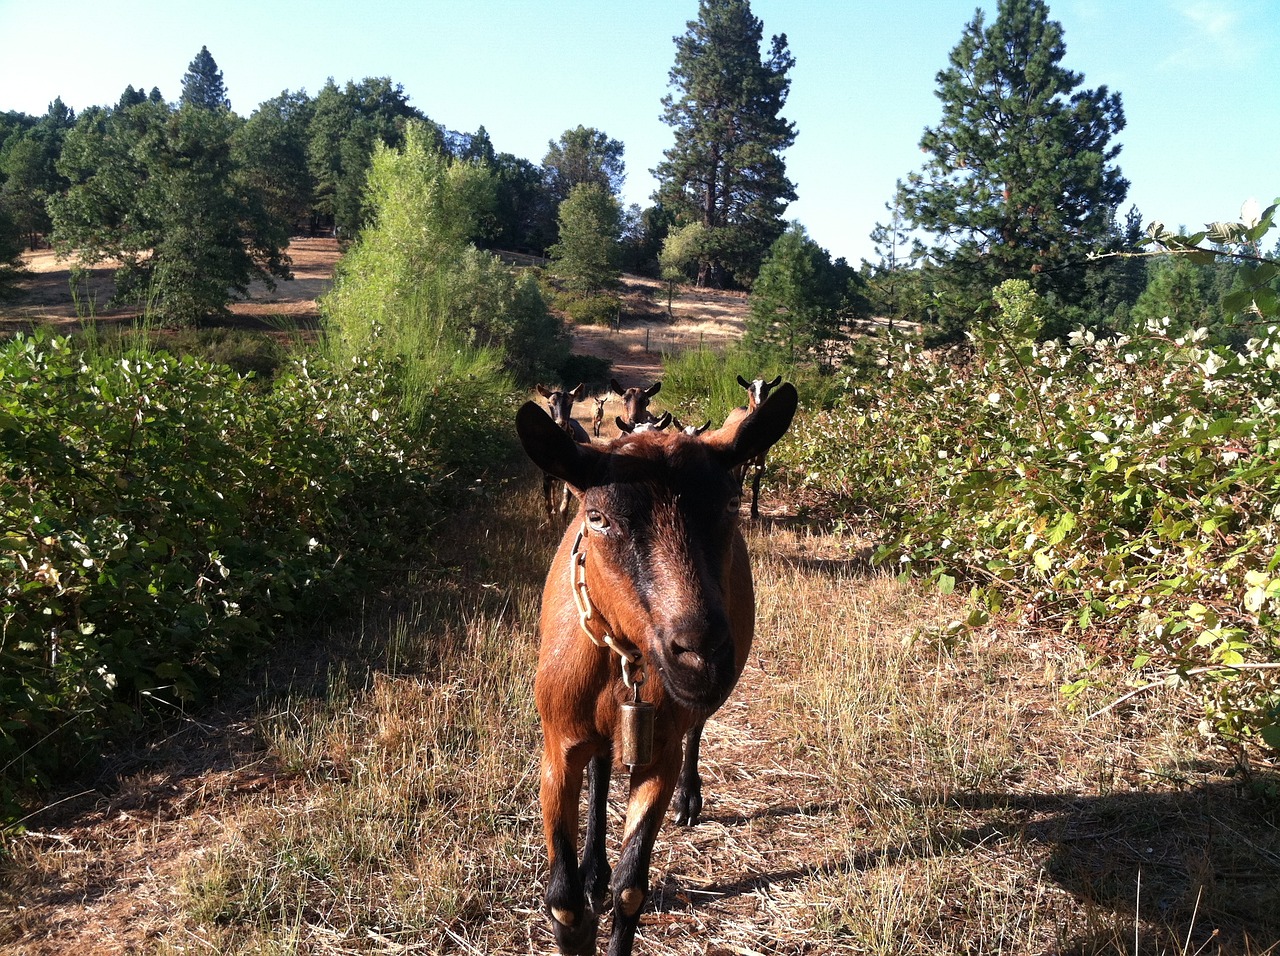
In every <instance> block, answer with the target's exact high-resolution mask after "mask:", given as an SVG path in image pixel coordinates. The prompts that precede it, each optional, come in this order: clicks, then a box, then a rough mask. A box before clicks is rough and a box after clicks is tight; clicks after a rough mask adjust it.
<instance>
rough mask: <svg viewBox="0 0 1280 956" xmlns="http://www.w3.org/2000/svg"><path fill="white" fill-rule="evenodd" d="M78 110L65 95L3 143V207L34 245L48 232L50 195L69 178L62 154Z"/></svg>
mask: <svg viewBox="0 0 1280 956" xmlns="http://www.w3.org/2000/svg"><path fill="white" fill-rule="evenodd" d="M74 124H75V114H74V113H73V112H72V111H71V110H70V109H68V108H67V106H66V104H64V103H63V102H62V99H61V97H59V98H57V99H55V100H54V101H53V102H52V103H50V104H49V109H48V112H46V113H45V115H44V116H42V117H41V118H40V119H39V120H38V121H36V123H35V125H34V126H32V127H30V128H29V129H27V130H25V131H23V132H21V133H17V134H15V135H13V136H11V137H9V138H8V139H7V140H6V141H5V142H4V143H3V145H0V209H4V211H5V214H6V216H7V218H8V221H9V222H10V224H11V225H12V226H13V227H14V228H16V229H17V230H18V232H19V234H20V235H21V236H22V237H23V238H24V239H25V240H26V244H27V245H28V246H30V247H31V248H32V249H34V248H35V247H36V242H37V240H38V238H39V237H40V236H41V235H43V234H46V233H48V231H49V229H50V227H51V225H52V224H51V222H50V220H49V213H48V209H47V208H46V204H47V203H48V200H49V197H50V196H55V195H57V194H59V193H61V192H63V191H64V190H65V189H66V187H67V180H66V179H65V178H64V177H62V176H60V175H59V174H58V169H57V163H58V157H59V156H60V155H61V154H62V143H63V140H64V139H65V138H66V135H67V130H69V129H71V127H72V126H73V125H74Z"/></svg>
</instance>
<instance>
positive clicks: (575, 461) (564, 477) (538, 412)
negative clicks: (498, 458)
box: [516, 402, 601, 491]
mask: <svg viewBox="0 0 1280 956" xmlns="http://www.w3.org/2000/svg"><path fill="white" fill-rule="evenodd" d="M516 434H517V435H519V436H520V444H521V445H523V446H524V451H525V454H526V455H528V456H529V457H530V458H531V459H533V463H534V464H535V465H537V466H538V467H539V468H541V469H542V470H543V471H545V472H546V473H547V474H549V475H552V476H554V477H556V478H559V479H560V480H561V481H564V482H567V483H568V484H569V486H570V487H572V488H574V489H575V490H577V491H581V490H583V489H584V488H587V487H590V485H591V481H592V477H593V476H594V475H595V474H596V471H597V469H598V467H599V463H600V458H601V453H600V452H598V451H596V450H595V449H593V448H592V447H591V446H590V445H583V444H580V443H579V442H576V441H574V440H573V439H572V438H570V437H569V436H568V435H567V434H565V432H564V430H563V429H562V428H561V427H560V426H559V425H557V424H556V423H555V421H554V420H552V418H551V416H550V415H548V414H547V413H546V411H545V410H543V408H542V407H541V406H539V405H538V403H537V402H525V403H524V404H523V405H521V406H520V410H519V411H518V412H516Z"/></svg>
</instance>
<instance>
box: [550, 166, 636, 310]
mask: <svg viewBox="0 0 1280 956" xmlns="http://www.w3.org/2000/svg"><path fill="white" fill-rule="evenodd" d="M621 237H622V207H621V206H620V205H619V204H618V201H617V200H616V199H614V198H613V195H612V194H611V193H610V192H609V191H608V190H607V189H605V188H604V187H603V186H601V185H600V184H599V183H579V184H578V185H577V186H574V187H573V190H572V191H571V192H570V193H569V196H568V198H567V199H565V201H564V202H562V203H561V204H560V241H559V242H557V243H556V244H555V245H554V246H552V247H551V258H552V260H553V262H552V266H551V271H552V273H553V274H554V275H555V276H556V277H557V278H559V279H560V280H561V281H562V282H563V283H564V286H565V288H566V289H568V290H569V291H570V292H576V293H580V294H582V295H594V294H596V293H598V292H603V291H606V290H608V289H611V288H613V287H614V286H615V285H617V283H618V275H619V269H618V261H619V259H618V257H619V248H618V241H619V240H620V239H621Z"/></svg>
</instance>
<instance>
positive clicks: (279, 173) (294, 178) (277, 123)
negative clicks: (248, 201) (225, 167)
mask: <svg viewBox="0 0 1280 956" xmlns="http://www.w3.org/2000/svg"><path fill="white" fill-rule="evenodd" d="M314 113H315V104H314V102H313V101H312V100H311V98H310V97H309V96H307V94H306V93H304V92H297V93H291V92H289V91H288V90H285V91H283V92H282V93H281V94H280V95H279V96H275V97H272V98H271V99H269V100H267V101H266V102H264V103H262V104H261V105H260V106H259V107H258V108H257V109H256V110H254V112H253V115H252V116H250V117H249V118H248V119H247V120H245V122H244V123H243V124H242V125H241V126H240V128H239V129H237V130H236V132H235V137H234V139H233V142H232V146H233V156H234V158H235V164H236V167H237V169H238V174H237V175H238V178H239V181H240V182H241V183H242V184H243V185H244V187H245V189H247V190H255V191H257V193H258V195H259V197H260V200H261V202H262V204H263V205H264V206H265V207H266V209H267V210H268V211H269V212H270V214H271V216H272V218H273V219H275V220H277V221H278V222H280V223H281V224H285V225H289V226H292V225H294V224H297V223H305V222H306V219H307V216H308V215H309V214H310V211H311V196H312V192H313V189H314V183H313V181H312V178H311V169H310V167H309V166H308V164H307V144H308V142H309V136H310V134H309V129H308V128H309V126H310V123H311V117H312V116H313V115H314Z"/></svg>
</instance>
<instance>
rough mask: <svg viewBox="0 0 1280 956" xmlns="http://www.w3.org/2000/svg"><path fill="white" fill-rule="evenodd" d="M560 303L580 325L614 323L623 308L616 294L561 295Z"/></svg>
mask: <svg viewBox="0 0 1280 956" xmlns="http://www.w3.org/2000/svg"><path fill="white" fill-rule="evenodd" d="M558 304H559V306H560V308H561V309H563V310H564V313H565V314H566V315H567V316H569V318H570V320H571V321H573V322H575V323H577V324H578V325H604V326H609V325H614V324H615V323H616V322H617V321H618V315H619V313H620V312H621V310H622V301H621V300H620V299H619V298H618V297H617V296H616V295H593V296H587V297H585V298H577V297H574V296H561V297H560V301H559V303H558Z"/></svg>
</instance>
